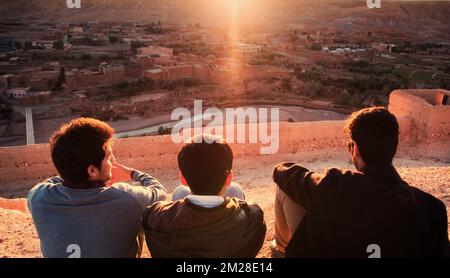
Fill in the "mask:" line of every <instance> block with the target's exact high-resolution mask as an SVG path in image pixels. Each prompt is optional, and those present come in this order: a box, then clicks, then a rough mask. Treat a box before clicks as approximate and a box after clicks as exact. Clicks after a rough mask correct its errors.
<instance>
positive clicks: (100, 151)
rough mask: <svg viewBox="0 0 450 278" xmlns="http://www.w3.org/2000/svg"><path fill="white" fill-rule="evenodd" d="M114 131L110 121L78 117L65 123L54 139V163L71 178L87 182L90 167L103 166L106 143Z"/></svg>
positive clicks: (51, 143)
mask: <svg viewBox="0 0 450 278" xmlns="http://www.w3.org/2000/svg"><path fill="white" fill-rule="evenodd" d="M113 135H114V129H113V128H112V127H110V126H109V125H108V124H107V123H105V122H102V121H99V120H96V119H92V118H78V119H74V120H72V121H71V122H70V123H68V124H65V125H63V126H62V127H61V128H60V129H59V130H57V131H56V132H55V133H54V134H53V135H52V137H51V139H50V148H51V154H52V160H53V164H54V165H55V167H56V169H57V170H58V172H59V174H60V176H61V177H62V178H63V179H65V180H68V181H71V182H86V181H87V180H88V178H89V175H88V172H87V168H88V167H89V166H90V165H94V166H95V167H97V168H100V167H101V163H102V160H103V159H104V157H105V154H106V153H105V145H106V144H107V143H108V142H109V140H110V139H111V138H112V136H113Z"/></svg>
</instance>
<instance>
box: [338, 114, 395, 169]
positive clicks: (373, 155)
mask: <svg viewBox="0 0 450 278" xmlns="http://www.w3.org/2000/svg"><path fill="white" fill-rule="evenodd" d="M344 130H345V131H346V133H347V134H348V135H349V136H350V138H351V139H352V140H353V141H355V142H356V144H357V146H358V149H359V152H360V154H361V157H362V159H363V160H364V162H365V163H366V165H371V164H391V163H392V160H393V158H394V156H395V153H396V151H397V146H398V131H399V126H398V123H397V119H396V118H395V116H394V115H393V114H392V113H391V112H389V110H387V109H386V108H384V107H370V108H365V109H362V110H360V111H357V112H354V113H353V114H352V115H351V116H350V118H349V119H348V120H347V123H346V125H345V128H344Z"/></svg>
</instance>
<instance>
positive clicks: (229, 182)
mask: <svg viewBox="0 0 450 278" xmlns="http://www.w3.org/2000/svg"><path fill="white" fill-rule="evenodd" d="M232 179H233V171H230V172H229V173H228V176H227V179H226V180H225V187H228V186H230V184H231V180H232Z"/></svg>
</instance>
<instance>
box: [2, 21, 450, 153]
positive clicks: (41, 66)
mask: <svg viewBox="0 0 450 278" xmlns="http://www.w3.org/2000/svg"><path fill="white" fill-rule="evenodd" d="M0 29H1V30H2V31H1V32H0V87H1V91H0V113H1V114H0V115H1V116H0V146H2V145H3V146H9V145H20V144H26V139H25V136H24V135H25V112H24V111H25V109H26V108H31V109H32V111H33V112H32V114H33V119H34V128H35V129H37V130H38V131H39V132H35V135H36V142H47V141H48V136H49V134H50V133H51V131H52V130H54V128H55V127H56V126H57V125H59V124H60V123H62V122H64V121H67V120H68V119H71V118H75V117H78V116H89V117H95V118H98V119H102V120H105V121H109V122H111V123H112V124H113V126H114V123H116V122H117V123H116V125H115V127H116V128H117V130H119V131H128V130H135V129H139V128H144V127H148V126H156V125H161V126H159V128H157V129H155V130H153V131H151V132H148V133H146V135H149V134H158V133H159V134H162V133H166V132H167V131H168V130H170V129H168V128H165V126H164V125H162V124H163V123H165V122H168V118H169V117H170V112H171V111H172V110H173V109H174V108H176V107H179V106H184V107H188V108H189V107H192V105H193V103H194V102H193V101H194V99H202V100H203V101H204V103H205V105H206V106H207V105H212V104H214V106H216V107H236V106H246V105H261V106H301V107H304V108H310V109H322V110H328V111H334V112H337V113H349V112H351V111H353V110H354V109H358V108H361V107H367V106H371V105H385V104H386V102H387V99H388V95H389V93H390V92H391V91H392V90H394V89H399V88H400V89H401V88H443V89H450V43H449V41H446V40H442V41H440V40H435V41H429V42H423V41H420V40H414V38H411V37H410V36H407V35H405V34H404V33H402V32H397V31H395V30H385V29H381V30H379V31H358V30H354V29H352V28H350V27H348V26H347V27H346V26H345V24H344V26H337V27H336V28H331V27H329V28H314V26H305V25H303V24H289V25H282V26H281V25H280V26H272V27H252V28H241V29H240V30H239V32H238V33H233V32H230V30H229V29H226V28H225V27H224V28H220V27H208V26H202V25H201V24H199V23H195V22H193V23H192V24H186V25H169V24H165V23H164V22H161V21H156V22H133V23H107V22H100V21H86V22H79V23H64V24H59V23H52V22H45V21H42V20H36V21H29V22H9V23H8V22H2V23H1V27H0ZM130 119H133V121H129V122H127V121H128V120H130ZM284 120H286V121H301V120H302V119H301V118H296V117H290V116H289V117H287V118H285V119H284Z"/></svg>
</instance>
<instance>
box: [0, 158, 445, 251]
mask: <svg viewBox="0 0 450 278" xmlns="http://www.w3.org/2000/svg"><path fill="white" fill-rule="evenodd" d="M324 153H326V154H325V155H324ZM287 160H291V161H292V160H294V161H298V162H300V163H302V164H303V165H305V166H306V167H307V168H309V169H311V170H315V171H319V172H321V171H323V169H324V168H326V167H330V166H336V167H341V168H349V169H352V168H353V167H352V165H351V164H350V161H349V159H348V157H347V155H346V154H345V152H342V151H333V150H328V151H327V152H322V153H321V155H319V154H318V153H317V152H309V153H302V155H301V156H300V155H299V154H295V155H294V154H279V155H277V157H273V156H270V157H268V156H258V157H255V158H252V159H250V158H244V159H237V160H236V163H235V166H234V172H235V181H236V182H238V183H240V184H241V185H242V186H243V188H244V189H245V191H246V196H247V200H249V201H253V202H256V203H258V204H259V205H260V206H261V207H262V208H263V210H264V213H265V221H266V223H267V235H266V241H265V243H264V245H263V248H262V249H261V251H260V252H259V255H258V256H259V257H270V248H269V243H270V240H272V239H273V234H274V199H275V185H274V183H273V182H272V178H271V175H272V167H273V165H274V163H276V162H278V161H280V162H281V161H287ZM395 166H396V167H397V169H398V170H399V172H400V175H401V176H402V177H403V178H404V179H405V180H406V181H408V182H409V183H410V184H411V185H414V186H416V187H419V188H421V189H422V190H424V191H426V192H428V193H431V194H433V195H434V196H436V197H437V198H439V199H441V200H442V201H443V202H444V203H445V204H446V206H447V217H448V216H449V215H450V214H449V212H450V186H449V185H450V163H449V162H443V161H439V160H436V159H422V158H421V159H417V158H410V156H409V155H408V154H406V153H404V154H399V155H398V157H397V158H396V160H395ZM159 178H160V180H161V181H162V182H163V183H165V185H166V186H167V188H168V189H169V190H173V188H175V186H176V185H177V179H176V178H175V177H173V176H170V177H169V176H161V177H159ZM21 195H22V196H23V197H25V196H26V192H23V193H22V194H21ZM25 201H26V200H25V199H19V200H17V201H15V202H14V203H11V202H10V201H8V202H5V199H3V200H1V199H0V257H40V256H41V254H40V250H39V239H38V237H37V234H36V231H35V228H34V225H33V222H32V219H31V216H30V214H29V212H28V211H27V210H26V206H25V205H24V203H25ZM449 230H450V229H449ZM145 250H146V251H145V253H144V257H149V253H148V250H147V249H146V248H145Z"/></svg>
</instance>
